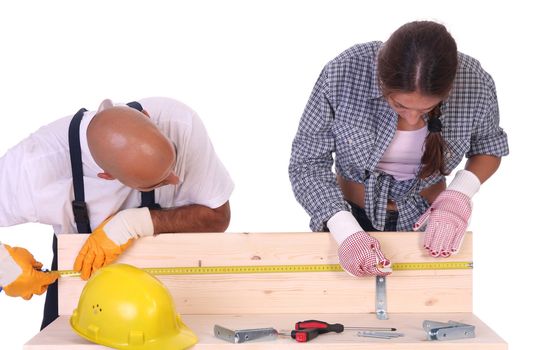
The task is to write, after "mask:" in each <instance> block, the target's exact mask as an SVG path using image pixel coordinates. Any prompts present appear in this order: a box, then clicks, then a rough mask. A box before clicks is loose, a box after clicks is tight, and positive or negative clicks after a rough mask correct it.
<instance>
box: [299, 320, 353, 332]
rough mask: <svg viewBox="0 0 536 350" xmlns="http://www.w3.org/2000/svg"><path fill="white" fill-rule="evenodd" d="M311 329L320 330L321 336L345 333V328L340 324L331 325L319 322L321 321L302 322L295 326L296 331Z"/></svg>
mask: <svg viewBox="0 0 536 350" xmlns="http://www.w3.org/2000/svg"><path fill="white" fill-rule="evenodd" d="M310 328H316V329H318V330H319V332H320V334H323V333H328V332H335V333H341V332H342V331H344V326H343V325H342V324H340V323H333V324H330V323H327V322H324V321H319V320H307V321H300V322H296V325H295V329H310Z"/></svg>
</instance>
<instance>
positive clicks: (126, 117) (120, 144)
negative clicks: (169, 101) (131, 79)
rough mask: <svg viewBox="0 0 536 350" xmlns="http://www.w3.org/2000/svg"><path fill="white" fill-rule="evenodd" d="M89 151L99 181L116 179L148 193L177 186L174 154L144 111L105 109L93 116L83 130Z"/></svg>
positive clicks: (116, 108) (118, 108) (123, 108)
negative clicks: (163, 187)
mask: <svg viewBox="0 0 536 350" xmlns="http://www.w3.org/2000/svg"><path fill="white" fill-rule="evenodd" d="M87 140H88V146H89V150H90V152H91V155H92V156H93V159H94V160H95V162H96V163H97V165H98V166H99V167H101V169H103V172H102V173H99V174H98V176H99V177H100V178H102V179H107V180H113V179H117V180H119V181H120V182H121V183H123V184H125V185H126V186H129V187H132V188H135V189H138V190H141V191H150V190H152V189H154V188H156V187H160V186H164V185H168V184H177V183H178V181H179V178H178V176H177V175H176V174H175V171H174V166H175V163H176V161H177V151H176V149H175V146H174V145H173V143H171V141H170V140H169V139H168V138H167V137H166V136H164V135H163V134H162V133H161V132H160V130H158V128H157V127H156V125H155V124H154V123H152V122H151V120H150V119H149V118H148V115H146V112H145V111H144V112H143V113H142V112H139V111H137V110H135V109H133V108H130V107H126V106H125V107H122V106H116V107H113V106H107V108H104V109H102V108H101V109H100V110H99V112H97V114H96V115H95V116H94V117H93V120H92V121H91V123H90V124H89V126H88V129H87Z"/></svg>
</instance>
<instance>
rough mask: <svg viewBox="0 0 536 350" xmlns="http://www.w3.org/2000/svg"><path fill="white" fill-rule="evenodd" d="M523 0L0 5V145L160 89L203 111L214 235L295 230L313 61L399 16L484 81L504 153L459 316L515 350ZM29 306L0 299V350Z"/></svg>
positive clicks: (32, 242)
mask: <svg viewBox="0 0 536 350" xmlns="http://www.w3.org/2000/svg"><path fill="white" fill-rule="evenodd" d="M528 3H529V1H527V2H526V3H525V2H521V1H513V0H510V1H497V2H494V1H482V2H479V1H467V0H465V1H456V0H449V1H429V0H427V1H375V2H372V1H366V2H365V1H334V0H331V1H311V0H309V1H289V0H283V1H278V0H271V1H251V0H250V1H229V0H226V1H190V2H181V1H154V0H153V1H91V2H89V1H88V2H81V1H72V0H71V1H52V0H49V1H27V0H26V1H25V0H18V1H11V0H10V1H2V2H1V4H0V111H1V113H0V118H1V119H0V123H1V124H0V125H1V127H0V154H3V153H4V152H5V151H6V150H7V149H8V148H9V147H11V146H13V145H15V144H16V143H17V142H18V141H20V140H21V139H22V138H24V137H26V136H27V135H28V134H29V133H31V132H32V131H34V130H36V129H37V128H38V127H39V126H41V125H43V124H46V123H49V122H51V121H53V120H55V119H57V118H60V117H63V116H66V115H69V114H73V113H74V112H75V111H76V110H78V109H79V108H80V107H82V106H84V107H86V108H89V109H95V108H96V107H97V106H98V103H99V102H100V101H101V100H102V99H104V98H112V99H113V100H116V101H122V102H127V101H130V100H135V99H138V98H141V97H146V96H169V97H174V98H176V99H179V100H182V101H183V102H185V103H187V104H189V105H190V106H191V107H192V108H194V109H195V110H196V111H197V112H198V113H199V114H200V116H201V117H202V118H203V120H204V122H205V124H206V127H207V129H208V131H209V133H210V135H211V137H212V141H213V143H214V145H215V147H216V149H217V151H218V153H219V155H220V157H221V158H222V160H223V162H224V163H225V164H226V166H227V167H228V170H229V171H230V172H231V174H232V176H233V178H234V181H235V183H236V190H235V192H234V193H233V195H232V198H231V205H232V213H233V216H232V222H231V226H230V228H229V230H228V231H229V232H241V231H250V232H255V231H257V232H258V231H308V230H309V228H308V217H307V215H306V214H305V211H304V210H303V209H302V208H301V207H300V206H299V204H298V203H297V202H296V201H295V199H294V196H293V194H292V191H291V188H290V183H289V180H288V175H287V167H288V160H289V156H290V147H291V142H292V138H293V136H294V134H295V132H296V129H297V125H298V121H299V118H300V116H301V113H302V111H303V108H304V106H305V103H306V101H307V98H308V96H309V94H310V92H311V89H312V87H313V84H314V82H315V80H316V78H317V76H318V74H319V73H320V70H321V69H322V67H323V65H324V64H326V63H327V62H328V61H329V60H330V59H332V58H334V57H335V56H336V55H338V54H339V53H340V52H342V51H343V50H345V49H346V48H348V47H350V46H352V45H353V44H355V43H358V42H366V41H371V40H382V41H385V40H386V39H387V38H388V36H389V35H390V34H391V33H392V32H393V31H394V30H395V29H397V28H398V27H399V26H400V25H402V24H404V23H406V22H409V21H412V20H416V19H431V20H436V21H439V22H442V23H444V24H445V25H446V26H447V28H448V29H449V30H450V32H451V33H452V35H453V36H454V38H455V39H456V40H457V43H458V47H459V50H460V51H462V52H465V53H467V54H469V55H471V56H473V57H476V58H477V59H479V60H480V62H481V64H482V65H483V67H484V68H485V69H486V70H487V71H488V72H489V73H490V74H491V75H492V76H493V77H494V79H495V82H496V85H497V92H498V96H499V104H500V110H501V116H502V119H501V124H502V126H503V127H504V129H505V130H506V131H507V133H508V136H509V142H510V151H511V155H510V156H508V157H506V158H505V159H504V160H503V163H502V165H501V168H500V169H499V171H498V173H497V174H496V175H495V176H494V177H493V178H492V179H490V180H489V181H488V182H487V183H485V184H484V185H483V186H482V188H481V191H480V192H479V193H478V194H477V195H476V196H475V198H474V213H473V218H472V223H471V227H470V228H471V229H472V230H473V231H474V243H475V244H474V260H475V261H476V266H475V270H474V311H475V314H476V315H478V316H479V317H480V318H481V319H483V320H484V321H485V322H486V323H487V324H488V325H489V326H491V327H492V328H493V329H494V330H495V331H496V332H497V333H498V334H499V335H500V336H502V337H503V338H504V339H505V340H507V341H508V343H509V344H510V349H513V350H520V349H526V348H528V344H529V343H533V339H532V340H531V338H533V333H534V332H533V329H534V325H533V323H532V322H531V321H533V319H532V318H530V316H531V315H532V314H533V313H534V312H535V311H536V309H535V307H534V297H535V294H536V293H535V292H536V290H535V288H534V287H533V286H530V285H529V283H531V280H532V279H533V278H532V276H533V266H534V265H533V263H532V254H533V253H534V251H535V238H534V234H535V232H534V217H533V215H535V213H534V209H533V208H532V207H531V205H534V200H535V196H534V194H535V191H534V188H533V187H532V184H533V179H532V176H533V174H532V173H531V172H530V171H529V167H531V168H533V167H534V165H533V161H534V158H535V157H534V155H533V153H532V151H533V149H534V142H533V141H534V131H535V126H536V125H535V122H534V96H535V93H534V91H533V90H532V88H533V86H534V84H535V81H536V75H535V73H534V71H535V65H536V57H535V50H534V40H535V39H534V35H535V34H536V30H535V27H534V18H533V16H532V15H531V14H533V13H534V12H533V11H532V10H529V7H528ZM35 171H36V173H37V172H39V169H35ZM51 232H52V229H51V228H49V227H45V226H41V225H38V224H27V225H22V226H18V227H13V228H2V229H0V240H2V241H4V242H7V243H10V244H12V245H19V246H23V247H26V248H27V249H29V250H30V251H31V252H32V253H33V254H34V255H35V256H36V258H37V259H38V260H40V261H42V262H44V263H45V264H48V263H49V261H50V259H51V253H50V250H51V248H50V246H51V243H50V242H51ZM43 301H44V298H43V297H34V298H33V299H32V300H31V301H29V302H26V301H23V300H21V299H20V298H19V299H13V298H9V297H7V296H6V295H5V294H3V293H2V295H0V348H2V349H9V350H10V349H20V348H21V347H22V344H24V343H25V342H26V341H27V340H28V339H29V338H30V337H31V336H33V335H34V334H35V333H37V332H38V330H39V325H40V322H41V315H42V304H43ZM179 311H180V310H179ZM477 332H478V330H477Z"/></svg>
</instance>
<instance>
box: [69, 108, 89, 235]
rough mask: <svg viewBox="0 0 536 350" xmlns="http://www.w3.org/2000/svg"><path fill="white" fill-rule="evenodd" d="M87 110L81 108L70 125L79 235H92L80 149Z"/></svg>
mask: <svg viewBox="0 0 536 350" xmlns="http://www.w3.org/2000/svg"><path fill="white" fill-rule="evenodd" d="M84 112H87V109H85V108H81V109H80V110H79V111H78V112H77V113H76V114H75V115H74V116H73V119H72V120H71V124H69V153H70V156H71V170H72V173H73V188H74V201H72V206H73V214H74V221H75V222H76V229H77V230H78V233H91V226H90V224H89V214H88V212H87V205H86V202H85V200H86V199H85V194H84V172H83V170H82V150H81V149H80V122H81V121H82V117H83V116H84Z"/></svg>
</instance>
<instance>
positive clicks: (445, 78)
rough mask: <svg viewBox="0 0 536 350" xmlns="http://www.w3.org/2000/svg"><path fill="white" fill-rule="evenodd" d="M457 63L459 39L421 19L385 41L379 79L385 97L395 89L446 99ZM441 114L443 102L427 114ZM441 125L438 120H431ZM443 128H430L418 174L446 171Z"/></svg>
mask: <svg viewBox="0 0 536 350" xmlns="http://www.w3.org/2000/svg"><path fill="white" fill-rule="evenodd" d="M457 66H458V51H457V47H456V42H455V41H454V39H453V38H452V36H451V35H450V34H449V32H448V31H447V29H446V28H445V27H444V26H443V25H441V24H439V23H436V22H430V21H418V22H411V23H407V24H405V25H403V26H402V27H400V28H399V29H397V30H396V31H395V32H394V33H393V34H392V35H391V37H390V38H389V39H388V40H387V41H386V42H385V43H384V45H383V46H382V48H381V49H380V52H379V55H378V80H379V83H380V86H381V88H382V91H383V94H384V96H388V95H389V94H391V93H393V92H399V93H400V92H401V93H412V92H418V93H420V94H422V95H425V96H433V97H440V98H441V99H445V98H446V97H447V96H448V94H449V92H450V90H451V88H452V85H453V82H454V78H455V76H456V69H457ZM440 116H441V103H440V104H438V105H437V106H436V107H435V108H434V109H433V110H432V111H431V112H429V113H428V125H429V126H430V121H431V120H432V118H439V117H440ZM432 122H433V124H435V125H438V123H439V125H440V121H439V119H438V120H437V121H432ZM440 129H441V128H440V127H439V128H430V127H429V128H428V130H429V133H428V136H427V137H426V140H425V146H424V147H425V148H424V153H423V155H422V158H421V163H422V165H423V166H422V169H421V172H420V174H419V177H421V178H425V177H428V176H430V175H433V174H436V173H440V174H442V175H447V174H446V169H445V150H446V144H445V141H444V140H443V137H442V136H441V130H440Z"/></svg>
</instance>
